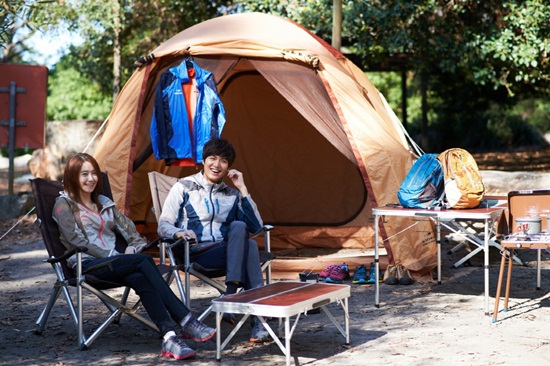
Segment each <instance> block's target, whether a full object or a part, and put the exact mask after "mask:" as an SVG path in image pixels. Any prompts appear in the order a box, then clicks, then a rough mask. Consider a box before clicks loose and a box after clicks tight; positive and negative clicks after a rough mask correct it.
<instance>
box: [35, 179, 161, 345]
mask: <svg viewBox="0 0 550 366" xmlns="http://www.w3.org/2000/svg"><path fill="white" fill-rule="evenodd" d="M31 186H32V191H33V196H34V200H35V205H36V211H37V216H38V219H37V224H38V225H39V226H40V231H41V233H42V237H43V239H44V244H45V246H46V249H47V251H48V257H49V258H48V259H47V262H48V263H50V264H51V265H52V267H53V269H54V271H55V273H56V276H57V279H56V281H55V283H54V286H53V289H52V292H51V294H50V298H49V300H48V303H47V304H46V307H45V308H44V310H43V311H42V313H41V314H40V316H39V318H38V320H37V321H36V326H37V327H36V330H35V334H39V335H40V334H42V332H43V331H44V328H45V327H46V323H47V321H48V318H49V315H50V312H51V310H52V308H53V306H54V304H55V302H56V300H57V298H58V297H59V295H61V293H63V295H64V297H65V300H66V302H67V306H68V307H69V311H70V313H71V316H72V318H73V321H74V323H75V325H76V328H77V342H78V346H79V349H80V350H85V349H87V348H88V347H89V346H90V345H91V344H92V342H93V341H94V340H95V339H96V338H97V337H98V336H99V335H100V334H101V333H102V332H103V331H104V330H105V329H106V328H107V327H108V325H109V324H111V323H113V322H115V323H118V322H119V320H120V317H121V315H122V314H128V315H130V316H131V317H133V318H135V319H137V320H139V321H141V322H142V323H144V324H145V325H147V326H149V327H150V328H151V329H153V330H156V331H157V332H158V329H157V327H156V325H155V324H154V323H153V322H151V321H150V320H149V319H147V318H144V317H142V316H141V315H139V314H137V311H138V310H139V303H140V302H139V301H138V302H137V303H136V304H134V305H133V306H129V305H127V300H128V296H129V294H130V290H131V289H130V287H126V286H125V285H124V284H120V283H113V282H106V281H100V280H98V279H97V278H95V277H93V276H90V275H85V274H83V273H82V252H84V251H86V248H82V249H80V248H75V249H72V250H70V251H67V250H66V248H65V246H63V244H62V243H61V240H60V235H59V229H58V227H57V223H56V222H55V221H54V219H53V217H52V210H53V207H54V204H55V199H56V197H58V196H59V193H60V191H62V190H63V185H62V184H61V182H56V181H50V180H45V179H42V178H36V179H32V180H31ZM103 194H104V195H105V196H108V197H109V198H112V195H111V190H110V186H109V181H108V179H107V176H106V174H104V175H103ZM153 244H155V245H156V243H155V242H153V243H151V244H149V245H148V247H150V246H152V245H153ZM125 246H126V242H125V241H124V239H123V238H122V236H121V237H120V238H119V239H118V240H117V250H119V251H120V252H122V253H123V252H124V248H125ZM75 252H76V254H77V258H78V261H77V266H76V267H77V268H76V271H74V270H73V269H71V268H69V266H68V265H67V262H66V261H67V259H68V258H69V257H71V256H72V255H73V254H75ZM163 267H165V266H163ZM159 269H161V272H164V273H168V275H169V276H171V272H169V271H167V269H166V268H159ZM167 281H171V278H167ZM71 287H74V288H75V289H76V306H75V304H74V302H73V300H72V298H71V294H70V291H69V289H70V288H71ZM117 287H125V288H124V291H123V293H122V296H121V299H120V300H116V299H115V298H113V297H111V296H109V295H108V294H106V293H105V292H104V291H103V290H107V289H112V288H117ZM83 290H87V291H89V292H90V293H92V294H94V295H95V296H97V297H98V298H99V299H100V300H101V301H102V302H103V304H104V305H105V306H106V307H107V309H108V310H109V312H110V315H109V316H108V317H107V319H105V320H104V321H103V323H101V325H99V326H98V327H97V328H96V329H95V331H93V332H92V333H91V334H90V335H89V336H86V335H85V334H84V329H83V323H84V307H85V304H84V301H83Z"/></svg>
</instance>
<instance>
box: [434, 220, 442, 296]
mask: <svg viewBox="0 0 550 366" xmlns="http://www.w3.org/2000/svg"><path fill="white" fill-rule="evenodd" d="M435 230H436V236H435V242H436V244H437V284H438V285H441V222H440V221H439V217H437V218H436V219H435Z"/></svg>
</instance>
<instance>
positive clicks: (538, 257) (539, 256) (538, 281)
mask: <svg viewBox="0 0 550 366" xmlns="http://www.w3.org/2000/svg"><path fill="white" fill-rule="evenodd" d="M540 259H541V250H540V249H537V290H540Z"/></svg>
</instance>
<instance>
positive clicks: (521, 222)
mask: <svg viewBox="0 0 550 366" xmlns="http://www.w3.org/2000/svg"><path fill="white" fill-rule="evenodd" d="M541 222H542V219H541V218H540V217H518V218H517V219H516V231H519V232H524V233H525V234H531V235H533V234H540V231H541Z"/></svg>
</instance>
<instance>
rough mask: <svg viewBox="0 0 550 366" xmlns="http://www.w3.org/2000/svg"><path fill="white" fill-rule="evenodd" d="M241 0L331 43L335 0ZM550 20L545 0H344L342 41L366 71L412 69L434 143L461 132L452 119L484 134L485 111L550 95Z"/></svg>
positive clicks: (423, 122) (423, 120) (423, 127)
mask: <svg viewBox="0 0 550 366" xmlns="http://www.w3.org/2000/svg"><path fill="white" fill-rule="evenodd" d="M241 3H242V4H243V5H242V7H243V8H244V9H245V10H246V11H263V12H271V13H275V14H278V15H281V16H285V17H288V18H290V19H292V20H294V21H297V22H298V23H300V24H302V25H303V26H305V27H306V28H308V29H310V30H311V31H313V32H314V33H315V34H316V35H318V36H320V37H321V38H323V39H324V40H326V41H327V42H329V43H330V37H331V31H330V27H331V18H330V16H329V14H330V13H331V7H332V5H333V4H332V3H333V1H332V0H303V1H297V0H262V1H251V0H250V1H242V2H241ZM548 19H550V4H548V2H545V1H543V0H527V1H522V0H504V1H502V0H486V1H481V0H464V1H452V2H451V1H440V0H415V1H411V0H385V1H344V2H343V31H342V36H343V40H342V45H343V46H344V47H343V48H344V49H348V50H350V53H351V55H349V57H350V58H352V60H353V61H354V62H356V63H357V64H358V65H359V66H361V67H363V69H365V70H394V71H399V70H401V71H402V72H404V71H405V70H408V71H409V72H412V73H413V74H414V79H413V80H416V82H417V83H418V85H420V90H421V93H422V100H423V101H424V102H423V104H422V113H421V114H420V115H421V116H423V117H422V118H421V121H420V125H421V127H420V130H419V132H420V133H421V134H422V135H427V134H428V131H429V132H434V131H438V132H439V134H440V136H439V137H436V138H434V139H433V140H435V141H439V142H441V141H443V142H445V138H442V136H457V131H454V134H452V133H451V131H449V128H448V127H449V125H450V123H449V120H450V121H453V122H455V123H456V126H457V127H456V129H457V130H460V129H462V130H466V131H480V132H481V133H482V132H483V131H487V128H488V126H489V120H490V119H491V116H489V115H487V114H486V113H480V111H487V110H489V111H491V110H496V109H495V108H493V107H492V105H493V104H495V103H496V104H498V105H501V106H503V107H506V108H508V107H511V106H512V105H514V104H515V103H517V102H518V100H519V99H521V98H525V97H528V96H539V97H541V96H542V97H547V96H548V92H549V90H550V88H549V87H550V85H549V81H550V63H549V58H548V54H549V51H550V42H549V39H550V23H549V22H548ZM450 83H452V84H450ZM456 95H461V96H462V97H463V99H457V98H456ZM518 95H519V96H521V98H519V99H518V98H515V97H514V96H518ZM428 101H429V102H430V103H431V104H432V105H431V108H429V105H428ZM471 101H478V103H470V102H471ZM434 112H435V113H434ZM428 116H430V119H431V121H430V120H429V119H428ZM473 116H475V118H472V117H473ZM499 118H500V117H499ZM413 122H414V121H413ZM416 122H419V121H416ZM412 128H413V129H414V128H415V126H412ZM476 128H477V129H476ZM468 133H469V132H468ZM468 133H466V134H464V135H467V136H468V137H469V138H470V137H472V135H468ZM462 134H463V133H461V134H460V135H462ZM478 135H479V133H478ZM469 140H470V142H469V143H472V144H473V143H474V141H473V140H475V139H469ZM452 142H453V143H454V142H455V141H454V140H453V141H452ZM477 142H479V141H477ZM477 142H476V143H477ZM437 147H438V148H440V147H441V145H439V146H437Z"/></svg>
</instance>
